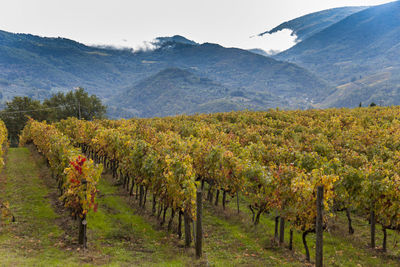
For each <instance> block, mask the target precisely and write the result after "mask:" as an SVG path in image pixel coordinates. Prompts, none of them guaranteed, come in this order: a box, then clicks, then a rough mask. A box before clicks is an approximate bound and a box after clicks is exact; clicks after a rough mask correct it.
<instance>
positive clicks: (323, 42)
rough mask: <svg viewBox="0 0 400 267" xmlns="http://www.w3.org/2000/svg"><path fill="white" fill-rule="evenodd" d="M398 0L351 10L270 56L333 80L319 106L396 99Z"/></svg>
mask: <svg viewBox="0 0 400 267" xmlns="http://www.w3.org/2000/svg"><path fill="white" fill-rule="evenodd" d="M399 57H400V2H399V1H397V2H392V3H388V4H384V5H380V6H374V7H370V8H367V9H364V10H362V11H360V12H357V13H354V14H352V15H350V16H348V17H346V18H344V19H343V20H341V21H339V22H337V23H335V24H333V25H331V26H330V27H328V28H325V29H324V30H322V31H320V32H318V33H316V34H314V35H312V36H311V37H309V38H307V39H306V40H304V41H302V42H300V43H298V44H297V45H295V46H294V47H292V48H290V49H289V50H286V51H284V52H282V53H280V54H278V55H277V56H276V58H277V59H280V60H287V61H290V62H293V63H296V64H299V65H300V66H303V67H305V68H307V69H309V70H311V71H312V72H314V73H315V74H317V75H318V76H320V77H322V78H323V79H325V80H327V81H328V82H330V83H331V84H334V85H336V89H335V90H333V91H332V94H330V95H329V96H328V97H327V98H326V99H325V100H323V101H321V103H320V105H319V106H320V107H333V106H345V107H354V106H356V105H358V103H359V102H364V103H370V102H375V103H377V104H380V105H392V104H396V105H399V104H400V61H399V60H398V59H399Z"/></svg>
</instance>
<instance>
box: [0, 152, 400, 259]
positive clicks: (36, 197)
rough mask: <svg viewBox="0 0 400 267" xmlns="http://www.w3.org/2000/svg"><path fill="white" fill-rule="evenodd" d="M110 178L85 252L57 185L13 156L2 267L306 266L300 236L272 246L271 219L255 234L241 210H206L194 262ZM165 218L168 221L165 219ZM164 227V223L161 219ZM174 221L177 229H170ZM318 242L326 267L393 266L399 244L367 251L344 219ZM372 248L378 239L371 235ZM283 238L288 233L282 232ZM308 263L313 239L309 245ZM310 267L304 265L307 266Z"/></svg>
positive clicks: (6, 176) (361, 231) (32, 157)
mask: <svg viewBox="0 0 400 267" xmlns="http://www.w3.org/2000/svg"><path fill="white" fill-rule="evenodd" d="M113 183H114V181H113V180H112V179H111V177H110V175H109V174H105V175H103V178H102V179H101V181H100V183H99V185H98V187H99V189H100V194H99V197H98V202H99V210H98V212H97V213H91V214H90V215H89V216H88V246H89V249H88V250H85V251H83V250H82V249H80V247H79V246H77V233H78V231H77V225H76V222H75V221H73V220H71V219H70V217H69V215H68V212H67V211H65V210H64V209H63V207H61V206H60V204H59V202H58V201H57V198H58V195H57V189H56V185H55V181H54V180H53V179H52V178H51V175H50V173H49V169H48V168H47V166H46V163H45V161H44V159H43V157H41V156H40V155H39V154H38V153H37V151H36V150H35V149H32V147H31V148H30V149H28V148H11V149H9V151H8V153H7V156H6V166H5V168H4V169H3V170H2V172H1V174H0V200H5V201H8V202H9V203H10V209H11V211H12V212H13V214H14V216H15V218H16V222H14V223H9V224H6V225H2V226H0V266H98V265H105V266H305V265H307V264H306V263H305V262H304V261H303V259H304V256H303V247H302V243H301V236H300V234H298V233H295V235H294V247H295V251H294V252H290V251H289V250H288V249H286V248H282V247H278V246H275V245H273V244H272V243H271V239H272V236H273V228H274V226H273V218H272V217H270V216H262V218H261V221H260V224H259V225H258V227H257V228H254V227H253V226H252V225H251V223H250V221H249V217H250V213H249V211H248V210H247V208H246V207H245V203H244V202H241V214H240V215H237V214H236V211H235V205H236V203H235V201H231V202H230V203H229V204H228V209H227V210H226V211H223V210H222V208H221V207H215V206H214V205H211V204H210V203H208V202H205V203H204V206H205V209H204V218H203V221H204V222H203V224H204V257H203V259H201V260H196V259H195V257H194V249H193V248H189V249H185V248H184V247H183V240H179V239H178V238H177V237H176V235H175V234H173V233H168V232H167V231H166V229H165V228H166V226H163V227H161V226H159V223H158V221H157V220H156V219H155V218H154V217H152V216H151V215H150V212H149V211H150V210H151V208H150V207H151V198H149V200H148V203H147V205H148V206H147V209H146V210H147V211H143V210H141V209H139V208H138V207H137V203H136V201H135V200H134V197H132V198H129V196H128V195H127V193H126V191H124V190H123V189H122V188H121V187H120V186H115V185H113ZM168 215H169V214H168ZM167 219H169V218H167ZM176 219H177V218H175V225H176ZM335 226H336V227H335V228H334V229H332V230H331V233H325V234H324V242H325V247H324V259H325V263H326V265H327V266H399V265H400V264H399V259H398V258H397V256H398V253H397V244H398V240H399V239H400V236H399V235H398V234H396V233H394V232H393V231H390V232H389V240H388V248H389V250H390V251H389V253H388V256H385V255H384V254H382V253H379V252H377V251H372V250H370V249H368V248H367V242H368V238H369V235H368V225H367V224H366V223H365V221H364V220H360V219H359V218H354V226H355V229H356V233H355V234H354V236H349V235H348V234H346V221H345V218H344V217H343V216H338V217H337V218H336V219H335ZM377 234H378V240H381V233H380V231H377ZM286 237H288V229H287V232H286ZM308 242H309V246H310V251H311V253H312V258H313V257H314V256H313V254H314V253H313V252H314V249H313V244H314V242H315V237H314V236H313V235H310V237H309V238H308ZM309 266H310V265H309Z"/></svg>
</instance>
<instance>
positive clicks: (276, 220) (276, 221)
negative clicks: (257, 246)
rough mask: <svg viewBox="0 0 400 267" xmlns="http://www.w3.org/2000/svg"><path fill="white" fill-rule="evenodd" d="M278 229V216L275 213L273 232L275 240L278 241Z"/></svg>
mask: <svg viewBox="0 0 400 267" xmlns="http://www.w3.org/2000/svg"><path fill="white" fill-rule="evenodd" d="M278 229H279V216H278V214H276V216H275V233H274V239H275V242H278V240H279V234H278Z"/></svg>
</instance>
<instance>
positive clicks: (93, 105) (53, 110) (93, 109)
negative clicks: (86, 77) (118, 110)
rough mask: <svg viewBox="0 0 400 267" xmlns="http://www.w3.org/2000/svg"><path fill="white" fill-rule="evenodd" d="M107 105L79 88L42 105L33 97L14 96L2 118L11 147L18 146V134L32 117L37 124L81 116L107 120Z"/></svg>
mask: <svg viewBox="0 0 400 267" xmlns="http://www.w3.org/2000/svg"><path fill="white" fill-rule="evenodd" d="M105 114H106V106H104V105H103V104H102V103H101V100H100V99H99V98H98V97H97V96H95V95H91V96H89V94H88V93H87V92H85V90H84V89H83V88H80V87H79V88H77V89H76V90H73V91H70V92H68V93H67V94H64V93H62V92H60V93H57V94H54V95H53V96H52V97H51V98H49V99H46V100H44V101H43V103H41V102H40V101H39V100H33V99H32V98H30V97H27V96H24V97H20V96H17V97H14V98H13V100H12V101H9V102H7V103H6V107H5V109H4V110H2V111H0V118H1V119H2V120H3V121H4V123H5V124H6V126H7V129H8V133H9V139H10V142H11V145H13V146H14V145H16V144H18V135H19V134H20V132H21V130H22V129H23V128H24V126H25V124H26V122H27V120H28V117H32V118H33V119H35V120H37V121H44V120H46V121H49V122H56V121H59V120H62V119H66V118H68V117H77V118H81V119H85V120H92V119H93V118H99V119H101V118H104V117H105Z"/></svg>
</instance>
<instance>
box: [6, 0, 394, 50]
mask: <svg viewBox="0 0 400 267" xmlns="http://www.w3.org/2000/svg"><path fill="white" fill-rule="evenodd" d="M387 2H391V1H378V0H364V1H361V0H354V1H342V0H303V1H296V0H242V1H239V0H195V1H193V0H144V1H139V0H68V1H66V0H0V30H5V31H10V32H18V33H31V34H35V35H41V36H48V37H58V36H60V37H66V38H70V39H73V40H76V41H79V42H82V43H85V44H109V45H118V46H127V47H134V48H136V47H138V46H139V45H141V44H142V43H143V41H151V40H152V39H154V38H155V37H158V36H172V35H175V34H180V35H183V36H185V37H187V38H188V39H192V40H194V41H196V42H199V43H203V42H212V43H219V44H221V45H223V46H227V47H240V48H246V49H247V48H255V47H260V48H263V49H265V50H269V49H280V50H282V49H285V48H287V47H286V46H288V45H289V44H290V43H291V42H293V40H294V38H293V37H290V32H284V33H280V34H278V35H277V36H272V37H269V38H262V39H259V38H249V37H250V36H252V35H254V34H258V33H261V32H264V31H266V30H269V29H271V28H273V27H275V26H277V25H278V24H280V23H282V22H284V21H287V20H290V19H293V18H296V17H299V16H302V15H305V14H308V13H311V12H315V11H320V10H323V9H328V8H333V7H340V6H356V5H377V4H383V3H387Z"/></svg>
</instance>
